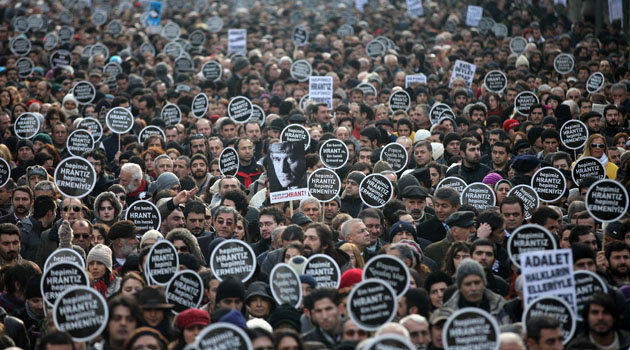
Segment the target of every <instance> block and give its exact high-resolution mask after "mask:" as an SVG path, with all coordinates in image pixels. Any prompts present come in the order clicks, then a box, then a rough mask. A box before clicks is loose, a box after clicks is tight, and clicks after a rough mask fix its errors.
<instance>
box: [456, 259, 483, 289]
mask: <svg viewBox="0 0 630 350" xmlns="http://www.w3.org/2000/svg"><path fill="white" fill-rule="evenodd" d="M468 275H477V276H479V277H481V279H482V280H483V285H484V286H485V285H487V284H488V282H487V281H486V274H485V273H484V272H483V267H482V266H481V264H480V263H478V262H477V261H475V260H473V259H464V261H462V262H461V263H460V264H459V266H458V267H457V271H456V272H455V277H456V278H457V288H460V287H461V286H462V282H463V281H464V278H466V277H467V276H468Z"/></svg>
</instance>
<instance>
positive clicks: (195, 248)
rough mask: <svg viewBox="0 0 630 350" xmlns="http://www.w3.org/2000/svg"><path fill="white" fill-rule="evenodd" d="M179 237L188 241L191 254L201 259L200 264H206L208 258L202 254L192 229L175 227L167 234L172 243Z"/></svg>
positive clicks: (187, 244)
mask: <svg viewBox="0 0 630 350" xmlns="http://www.w3.org/2000/svg"><path fill="white" fill-rule="evenodd" d="M178 239H179V240H182V241H184V243H186V246H187V247H188V249H189V251H190V254H192V255H194V256H195V258H197V259H199V263H200V264H202V265H205V263H206V260H205V259H204V257H203V254H201V249H200V248H199V243H197V239H196V238H195V236H193V234H192V233H190V231H188V230H187V229H174V230H171V232H169V233H168V234H167V235H166V240H167V241H170V242H171V243H172V242H175V241H176V240H178Z"/></svg>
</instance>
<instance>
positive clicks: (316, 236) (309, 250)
mask: <svg viewBox="0 0 630 350" xmlns="http://www.w3.org/2000/svg"><path fill="white" fill-rule="evenodd" d="M333 247H334V243H333V235H332V231H331V230H330V227H329V226H328V225H325V224H322V223H318V222H314V223H311V224H309V225H308V226H306V229H305V230H304V254H305V255H306V257H310V256H311V255H314V254H320V253H328V252H330V250H331V249H333Z"/></svg>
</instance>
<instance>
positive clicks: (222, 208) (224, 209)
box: [214, 205, 238, 222]
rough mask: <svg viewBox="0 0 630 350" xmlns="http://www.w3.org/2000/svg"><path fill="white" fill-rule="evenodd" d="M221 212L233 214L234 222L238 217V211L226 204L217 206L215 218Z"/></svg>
mask: <svg viewBox="0 0 630 350" xmlns="http://www.w3.org/2000/svg"><path fill="white" fill-rule="evenodd" d="M223 213H228V214H232V215H234V222H236V219H237V218H238V212H237V211H236V209H234V208H232V207H228V206H226V205H222V206H220V207H218V208H217V211H216V212H215V213H214V218H215V219H216V218H217V217H218V216H219V214H223Z"/></svg>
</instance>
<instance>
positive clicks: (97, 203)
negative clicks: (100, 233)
mask: <svg viewBox="0 0 630 350" xmlns="http://www.w3.org/2000/svg"><path fill="white" fill-rule="evenodd" d="M104 200H108V201H109V202H110V203H111V204H112V206H113V207H114V219H113V220H111V221H104V220H103V219H101V214H100V212H99V210H98V208H100V207H101V203H102V202H103V201H104ZM122 209H123V208H122V204H120V202H119V201H118V198H116V195H115V194H114V192H111V191H106V192H103V193H101V194H99V195H98V197H96V199H95V200H94V222H95V223H103V224H106V225H107V226H112V225H113V224H114V223H115V222H116V221H118V220H119V219H120V213H121V212H122Z"/></svg>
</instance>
